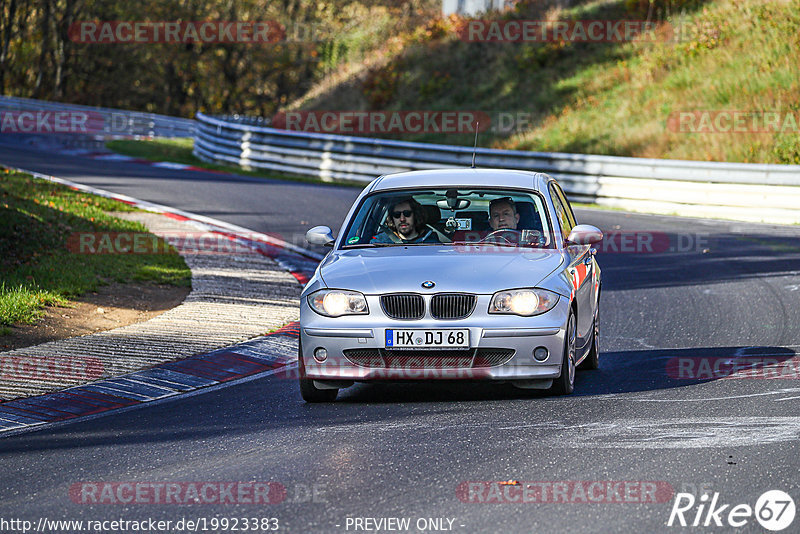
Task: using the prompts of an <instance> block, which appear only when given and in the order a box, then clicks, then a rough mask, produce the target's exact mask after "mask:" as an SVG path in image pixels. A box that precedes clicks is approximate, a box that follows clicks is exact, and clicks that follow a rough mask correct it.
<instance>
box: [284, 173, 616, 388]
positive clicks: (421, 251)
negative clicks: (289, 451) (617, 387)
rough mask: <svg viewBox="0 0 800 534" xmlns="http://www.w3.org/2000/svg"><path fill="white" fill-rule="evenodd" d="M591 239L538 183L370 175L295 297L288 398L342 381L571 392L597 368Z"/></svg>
mask: <svg viewBox="0 0 800 534" xmlns="http://www.w3.org/2000/svg"><path fill="white" fill-rule="evenodd" d="M602 238H603V234H602V233H601V231H600V230H599V229H597V228H596V227H594V226H590V225H585V224H578V223H577V221H576V220H575V215H574V214H573V212H572V208H571V206H570V204H569V202H568V201H567V197H566V196H565V195H564V192H563V191H562V189H561V187H560V186H559V185H558V183H557V182H556V181H555V180H554V179H553V178H551V177H550V176H548V175H546V174H543V173H535V172H527V171H513V170H499V169H447V170H431V171H412V172H403V173H398V174H391V175H386V176H381V177H379V178H377V179H376V180H374V181H373V182H372V183H370V184H369V185H368V186H367V187H366V188H365V189H364V190H363V191H362V192H361V194H360V195H359V197H358V198H357V199H356V201H355V203H354V204H353V206H352V208H351V209H350V212H349V213H348V214H347V217H346V218H345V221H344V224H343V225H342V228H341V230H340V231H339V234H338V236H337V237H334V236H333V234H332V231H331V229H330V228H328V227H326V226H317V227H314V228H312V229H310V230H309V231H308V232H307V234H306V239H307V240H308V242H309V243H312V244H317V245H324V246H328V247H331V251H330V252H329V253H328V254H327V255H326V256H325V258H324V259H323V261H322V262H321V263H320V264H319V266H318V267H317V270H316V272H315V273H314V276H313V277H312V278H311V280H310V281H309V283H308V284H307V285H306V287H305V288H304V289H303V292H302V295H301V297H300V345H299V354H298V357H299V375H300V392H301V394H302V396H303V399H305V400H306V401H307V402H326V401H333V400H334V399H336V395H337V393H338V390H339V389H341V388H346V387H349V386H351V385H352V384H353V383H354V382H362V381H363V382H367V381H385V380H390V381H395V380H414V381H419V380H422V381H432V380H459V379H460V380H493V381H498V382H510V383H511V384H513V385H514V386H517V387H519V388H524V389H549V390H550V391H551V392H552V393H554V394H558V395H563V394H569V393H571V392H572V390H573V385H574V381H575V370H576V368H577V367H578V366H580V367H582V368H589V369H594V368H597V366H598V365H599V353H598V339H597V337H598V333H597V332H598V303H599V298H600V288H601V283H600V268H599V266H598V264H597V261H596V258H595V249H594V248H592V245H593V244H595V243H597V242H598V241H600V240H601V239H602Z"/></svg>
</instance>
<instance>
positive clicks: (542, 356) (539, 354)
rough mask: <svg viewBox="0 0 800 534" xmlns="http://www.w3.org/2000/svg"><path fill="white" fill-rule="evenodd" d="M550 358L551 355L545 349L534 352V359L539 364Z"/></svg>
mask: <svg viewBox="0 0 800 534" xmlns="http://www.w3.org/2000/svg"><path fill="white" fill-rule="evenodd" d="M548 356H550V353H549V352H548V351H547V348H545V347H536V348H535V349H534V350H533V357H534V359H535V360H536V361H537V362H543V361H545V360H546V359H547V357H548Z"/></svg>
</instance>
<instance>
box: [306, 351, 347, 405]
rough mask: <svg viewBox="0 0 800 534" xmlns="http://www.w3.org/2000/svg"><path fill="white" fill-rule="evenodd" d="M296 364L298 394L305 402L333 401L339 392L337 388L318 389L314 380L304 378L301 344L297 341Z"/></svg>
mask: <svg viewBox="0 0 800 534" xmlns="http://www.w3.org/2000/svg"><path fill="white" fill-rule="evenodd" d="M297 366H298V369H299V370H300V373H299V374H300V396H302V397H303V400H304V401H306V402H333V401H335V400H336V396H337V395H338V394H339V390H338V389H319V388H318V387H317V386H315V385H314V380H312V379H311V378H306V366H305V365H303V344H302V343H301V342H300V341H299V340H298V341H297Z"/></svg>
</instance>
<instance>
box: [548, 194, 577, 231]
mask: <svg viewBox="0 0 800 534" xmlns="http://www.w3.org/2000/svg"><path fill="white" fill-rule="evenodd" d="M553 187H555V189H556V193H558V196H559V198H560V199H561V202H562V203H563V204H564V206H565V207H566V208H567V217H569V219H570V221H572V226H573V227H574V226H575V225H576V224H578V219H576V218H575V212H574V211H572V205H571V204H570V203H569V199H568V198H567V195H566V193H564V190H563V189H561V186H560V185H558V184H553Z"/></svg>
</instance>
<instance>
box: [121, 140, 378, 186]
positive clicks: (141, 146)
mask: <svg viewBox="0 0 800 534" xmlns="http://www.w3.org/2000/svg"><path fill="white" fill-rule="evenodd" d="M193 146H194V140H193V139H192V138H178V139H149V140H142V141H132V140H117V141H109V142H107V143H106V148H108V149H109V150H113V151H114V152H116V153H118V154H124V155H126V156H132V157H135V158H141V159H146V160H149V161H170V162H172V163H183V164H186V165H193V166H195V167H200V168H203V169H209V170H212V171H220V172H229V173H233V174H241V175H243V176H253V177H256V178H265V179H270V180H289V181H293V182H307V183H315V184H333V185H344V186H350V187H360V188H363V187H364V186H365V185H366V184H365V183H364V182H355V181H347V180H320V179H319V178H312V177H309V176H302V175H297V174H288V173H281V172H276V171H268V170H258V169H245V168H243V167H239V166H236V165H222V164H217V163H207V162H205V161H203V160H201V159H199V158H198V157H197V156H195V155H194V154H192V148H193Z"/></svg>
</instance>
